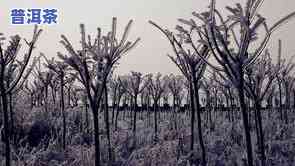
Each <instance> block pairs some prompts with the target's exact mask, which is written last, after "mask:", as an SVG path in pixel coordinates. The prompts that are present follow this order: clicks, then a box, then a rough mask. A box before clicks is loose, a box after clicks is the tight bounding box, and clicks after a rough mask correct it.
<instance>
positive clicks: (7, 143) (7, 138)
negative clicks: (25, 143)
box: [0, 81, 11, 166]
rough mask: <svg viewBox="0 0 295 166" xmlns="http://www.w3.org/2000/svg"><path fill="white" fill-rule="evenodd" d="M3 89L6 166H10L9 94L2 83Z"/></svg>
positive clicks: (0, 84) (0, 85)
mask: <svg viewBox="0 0 295 166" xmlns="http://www.w3.org/2000/svg"><path fill="white" fill-rule="evenodd" d="M0 88H1V101H2V110H3V119H4V142H5V166H10V165H11V163H10V151H11V149H10V131H9V121H8V105H7V94H6V93H5V88H4V83H3V82H2V81H1V82H0Z"/></svg>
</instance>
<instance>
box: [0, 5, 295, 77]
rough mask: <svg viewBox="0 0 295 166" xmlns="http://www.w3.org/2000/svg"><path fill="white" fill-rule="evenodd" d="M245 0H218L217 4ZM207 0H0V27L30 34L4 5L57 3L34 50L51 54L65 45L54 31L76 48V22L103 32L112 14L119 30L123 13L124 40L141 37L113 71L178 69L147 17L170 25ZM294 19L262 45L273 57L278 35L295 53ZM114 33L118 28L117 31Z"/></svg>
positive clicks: (267, 11) (275, 14)
mask: <svg viewBox="0 0 295 166" xmlns="http://www.w3.org/2000/svg"><path fill="white" fill-rule="evenodd" d="M237 2H241V3H244V2H245V0H218V1H217V3H218V8H219V9H220V8H224V6H225V5H229V4H234V3H237ZM208 4H209V0H104V1H102V0H92V1H91V0H80V1H78V0H75V1H74V0H72V1H70V0H63V1H61V0H1V1H0V32H2V33H4V34H5V35H6V36H11V35H13V34H16V33H17V34H20V35H21V36H22V37H27V38H29V37H31V34H32V30H33V26H32V25H21V26H17V25H11V23H10V22H11V21H10V19H11V18H10V10H11V9H12V8H57V9H58V14H59V16H58V24H57V25H52V26H48V25H43V26H41V27H42V28H43V29H44V33H43V34H42V35H41V38H40V39H39V42H38V43H37V49H36V50H35V52H34V55H35V56H37V55H38V54H39V52H43V53H45V55H46V56H48V57H52V56H56V52H57V51H61V52H65V53H66V50H65V49H64V48H63V47H62V46H61V44H60V43H59V41H60V35H61V34H64V35H66V36H67V37H68V38H69V40H70V41H71V42H72V43H73V44H74V45H75V46H76V48H80V45H79V43H78V42H79V41H80V32H79V31H80V28H79V24H80V23H84V24H85V25H86V33H91V34H93V35H94V34H95V33H96V28H97V27H98V26H99V27H101V28H102V30H103V32H108V31H109V30H110V28H111V23H112V17H117V18H118V32H122V31H123V28H124V27H125V25H126V24H127V22H128V20H129V19H133V20H134V24H133V27H132V29H131V33H130V36H129V39H130V40H135V39H136V37H141V39H142V40H141V43H140V44H139V45H138V47H136V48H135V49H134V50H132V51H131V52H130V53H129V54H128V55H127V56H125V57H124V58H123V59H121V61H120V63H121V65H120V67H119V68H118V69H117V71H118V73H119V74H126V73H128V72H129V71H130V70H136V71H140V72H143V73H149V72H151V73H155V72H162V73H164V74H169V73H171V72H174V73H179V72H178V69H177V68H176V66H175V65H174V64H172V63H171V62H170V60H169V59H168V58H167V56H166V54H167V53H172V49H171V47H170V45H169V43H168V42H167V40H166V39H165V38H164V37H163V35H162V34H160V33H159V32H158V31H157V30H156V29H155V28H154V27H152V26H151V25H150V24H149V23H148V20H150V19H151V20H153V21H155V22H157V23H158V24H160V25H162V26H165V27H167V28H169V29H171V30H172V29H173V28H174V27H175V25H176V24H177V23H178V22H177V19H178V18H191V17H192V16H191V13H192V12H193V11H204V10H206V8H207V7H208ZM294 10H295V1H294V0H265V3H264V6H263V7H262V8H261V10H260V13H261V14H262V15H263V16H265V17H267V19H268V23H269V25H271V24H272V23H273V22H274V21H276V20H278V19H279V18H280V17H283V16H285V15H287V14H289V13H290V12H291V11H294ZM294 32H295V19H293V20H292V21H290V22H289V23H288V24H286V25H285V26H283V27H281V28H280V29H279V30H278V31H276V32H275V34H274V36H273V37H272V39H271V41H270V43H269V44H268V47H269V48H271V50H272V55H273V57H274V59H275V57H276V56H277V45H278V44H277V43H278V41H277V40H278V39H279V38H281V39H282V40H283V55H284V56H285V57H287V56H288V57H290V56H291V55H294V54H295V48H294V47H293V45H294V42H295V39H294V37H293V36H294ZM119 34H120V33H119Z"/></svg>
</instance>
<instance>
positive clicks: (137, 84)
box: [119, 71, 146, 144]
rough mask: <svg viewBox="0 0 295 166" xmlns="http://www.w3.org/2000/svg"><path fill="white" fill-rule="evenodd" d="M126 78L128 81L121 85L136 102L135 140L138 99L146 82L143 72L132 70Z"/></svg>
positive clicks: (134, 104)
mask: <svg viewBox="0 0 295 166" xmlns="http://www.w3.org/2000/svg"><path fill="white" fill-rule="evenodd" d="M119 79H120V78H119ZM125 79H126V82H125V83H122V84H121V86H123V88H125V90H126V92H127V93H128V94H129V95H130V96H131V97H132V98H133V102H134V103H133V122H132V124H133V129H132V131H133V136H134V140H136V115H137V111H138V104H137V100H138V95H139V94H140V93H141V92H142V91H143V90H144V88H145V86H146V83H145V82H144V76H143V74H142V73H140V72H134V71H131V74H130V75H129V76H127V77H125ZM135 142H136V141H135ZM135 144H136V143H135Z"/></svg>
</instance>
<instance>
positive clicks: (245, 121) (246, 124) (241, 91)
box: [237, 68, 253, 166]
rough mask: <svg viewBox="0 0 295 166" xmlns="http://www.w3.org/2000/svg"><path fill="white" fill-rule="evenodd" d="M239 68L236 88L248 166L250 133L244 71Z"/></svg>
mask: <svg viewBox="0 0 295 166" xmlns="http://www.w3.org/2000/svg"><path fill="white" fill-rule="evenodd" d="M239 70H240V78H239V85H238V87H237V88H238V93H239V100H240V105H241V111H242V118H243V124H244V133H245V139H246V148H247V157H248V166H253V152H252V143H251V133H250V127H249V121H248V114H247V106H246V104H245V96H244V72H243V70H242V68H240V69H239Z"/></svg>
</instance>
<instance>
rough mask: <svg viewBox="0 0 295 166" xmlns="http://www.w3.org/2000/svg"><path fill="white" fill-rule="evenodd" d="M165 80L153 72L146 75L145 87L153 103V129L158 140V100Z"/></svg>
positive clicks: (163, 88) (164, 85)
mask: <svg viewBox="0 0 295 166" xmlns="http://www.w3.org/2000/svg"><path fill="white" fill-rule="evenodd" d="M166 86H167V85H166V82H165V81H164V80H163V78H162V75H161V74H160V73H157V74H156V75H155V76H153V74H148V75H147V88H148V90H149V91H150V94H151V96H152V99H153V103H154V126H155V128H154V131H155V141H157V140H158V108H159V100H160V98H161V96H162V94H163V92H164V90H165V87H166Z"/></svg>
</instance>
